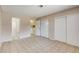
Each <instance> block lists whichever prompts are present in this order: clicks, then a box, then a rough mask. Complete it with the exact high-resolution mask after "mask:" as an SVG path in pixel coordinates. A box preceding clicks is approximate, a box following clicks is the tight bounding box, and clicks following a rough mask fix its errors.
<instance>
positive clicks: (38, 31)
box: [36, 20, 41, 36]
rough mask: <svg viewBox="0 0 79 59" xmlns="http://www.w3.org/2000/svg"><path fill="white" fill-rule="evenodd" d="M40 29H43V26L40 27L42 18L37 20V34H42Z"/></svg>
mask: <svg viewBox="0 0 79 59" xmlns="http://www.w3.org/2000/svg"><path fill="white" fill-rule="evenodd" d="M40 31H41V28H40V20H37V21H36V35H37V36H40Z"/></svg>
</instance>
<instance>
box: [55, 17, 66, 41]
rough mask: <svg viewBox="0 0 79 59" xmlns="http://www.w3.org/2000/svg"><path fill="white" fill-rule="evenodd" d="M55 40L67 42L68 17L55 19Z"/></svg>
mask: <svg viewBox="0 0 79 59" xmlns="http://www.w3.org/2000/svg"><path fill="white" fill-rule="evenodd" d="M55 39H56V40H58V41H61V42H66V16H61V17H56V18H55Z"/></svg>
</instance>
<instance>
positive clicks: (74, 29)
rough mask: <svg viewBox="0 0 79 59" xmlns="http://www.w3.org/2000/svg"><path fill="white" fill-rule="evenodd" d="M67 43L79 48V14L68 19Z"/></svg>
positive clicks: (69, 16)
mask: <svg viewBox="0 0 79 59" xmlns="http://www.w3.org/2000/svg"><path fill="white" fill-rule="evenodd" d="M67 43H69V44H72V45H75V46H79V14H71V15H68V17H67Z"/></svg>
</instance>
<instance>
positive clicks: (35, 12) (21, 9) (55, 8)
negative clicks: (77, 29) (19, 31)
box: [1, 5, 76, 17]
mask: <svg viewBox="0 0 79 59" xmlns="http://www.w3.org/2000/svg"><path fill="white" fill-rule="evenodd" d="M73 7H76V6H72V5H44V7H42V8H40V7H39V5H2V6H1V8H2V10H3V11H5V12H9V13H11V14H14V15H15V14H16V15H19V16H30V17H41V16H45V15H49V14H52V13H55V12H59V11H62V10H66V9H69V8H73Z"/></svg>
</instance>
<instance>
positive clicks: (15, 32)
mask: <svg viewBox="0 0 79 59" xmlns="http://www.w3.org/2000/svg"><path fill="white" fill-rule="evenodd" d="M19 38H20V19H19V18H12V39H19Z"/></svg>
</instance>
